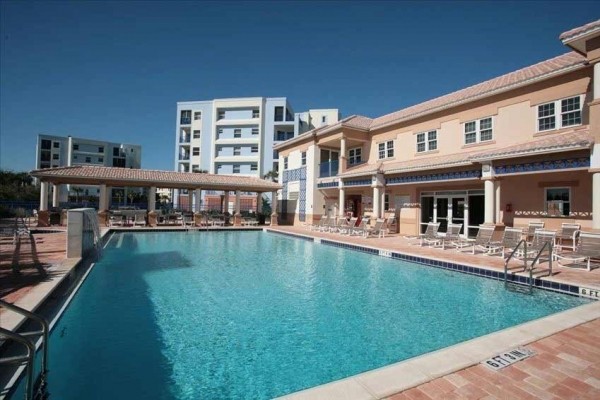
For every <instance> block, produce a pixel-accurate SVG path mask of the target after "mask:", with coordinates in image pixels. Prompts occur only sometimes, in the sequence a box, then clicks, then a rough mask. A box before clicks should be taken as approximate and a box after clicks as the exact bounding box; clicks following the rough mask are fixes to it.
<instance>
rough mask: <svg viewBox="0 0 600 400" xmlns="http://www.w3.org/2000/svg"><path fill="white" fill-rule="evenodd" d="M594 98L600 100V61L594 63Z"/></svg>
mask: <svg viewBox="0 0 600 400" xmlns="http://www.w3.org/2000/svg"><path fill="white" fill-rule="evenodd" d="M593 96H594V100H600V62H597V63H596V64H594V93H593Z"/></svg>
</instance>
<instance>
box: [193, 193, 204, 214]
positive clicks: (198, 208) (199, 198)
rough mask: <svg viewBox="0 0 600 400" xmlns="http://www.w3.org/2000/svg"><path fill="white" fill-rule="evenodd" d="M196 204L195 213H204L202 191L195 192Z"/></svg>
mask: <svg viewBox="0 0 600 400" xmlns="http://www.w3.org/2000/svg"><path fill="white" fill-rule="evenodd" d="M194 204H195V205H196V207H195V208H194V212H196V213H199V212H200V211H202V189H196V190H194Z"/></svg>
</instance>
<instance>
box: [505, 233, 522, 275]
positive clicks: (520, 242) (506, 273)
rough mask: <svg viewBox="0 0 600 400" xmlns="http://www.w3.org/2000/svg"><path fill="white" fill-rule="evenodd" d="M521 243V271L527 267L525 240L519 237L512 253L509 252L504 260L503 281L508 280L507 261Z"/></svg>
mask: <svg viewBox="0 0 600 400" xmlns="http://www.w3.org/2000/svg"><path fill="white" fill-rule="evenodd" d="M521 245H523V271H525V270H526V269H527V240H525V239H521V240H520V241H519V243H517V245H516V246H515V248H514V249H513V251H512V253H510V255H509V256H508V257H507V258H506V260H505V261H504V283H506V282H507V281H508V263H509V261H510V260H511V259H512V258H513V256H514V255H515V253H516V252H517V250H519V247H521Z"/></svg>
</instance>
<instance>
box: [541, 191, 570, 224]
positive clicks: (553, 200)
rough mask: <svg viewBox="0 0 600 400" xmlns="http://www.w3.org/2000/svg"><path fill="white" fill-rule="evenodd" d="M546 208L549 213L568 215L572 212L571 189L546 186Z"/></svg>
mask: <svg viewBox="0 0 600 400" xmlns="http://www.w3.org/2000/svg"><path fill="white" fill-rule="evenodd" d="M545 192H546V204H545V209H546V212H547V213H548V215H552V216H565V217H568V216H569V214H570V213H571V189H570V188H568V187H566V188H564V187H563V188H546V190H545Z"/></svg>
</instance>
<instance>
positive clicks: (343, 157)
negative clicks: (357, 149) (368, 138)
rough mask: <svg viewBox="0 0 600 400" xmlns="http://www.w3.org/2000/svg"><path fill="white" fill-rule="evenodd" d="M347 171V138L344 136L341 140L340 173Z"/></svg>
mask: <svg viewBox="0 0 600 400" xmlns="http://www.w3.org/2000/svg"><path fill="white" fill-rule="evenodd" d="M345 170H346V138H345V137H343V136H342V138H341V139H340V165H339V167H338V171H340V172H344V171H345Z"/></svg>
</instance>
